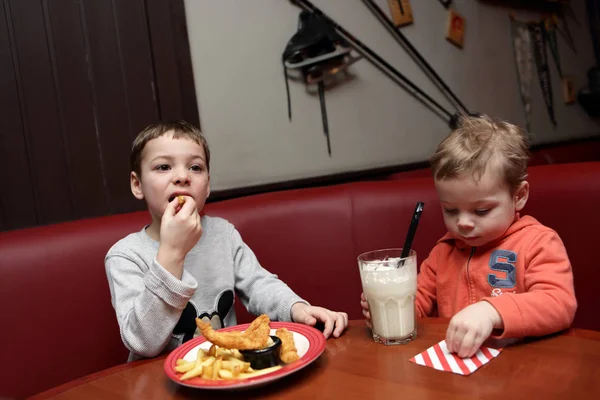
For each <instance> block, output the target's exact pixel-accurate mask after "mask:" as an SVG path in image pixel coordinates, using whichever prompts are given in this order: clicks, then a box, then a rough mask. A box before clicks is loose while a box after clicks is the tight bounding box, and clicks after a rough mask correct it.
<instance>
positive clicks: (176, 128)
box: [129, 120, 210, 178]
mask: <svg viewBox="0 0 600 400" xmlns="http://www.w3.org/2000/svg"><path fill="white" fill-rule="evenodd" d="M167 132H173V138H174V139H179V138H187V139H191V140H193V141H194V142H196V143H198V144H199V145H200V146H202V148H203V149H204V156H205V157H206V169H207V171H209V172H210V149H209V148H208V143H207V142H206V138H205V137H204V135H203V134H202V132H200V129H198V128H196V127H195V126H194V125H192V124H190V123H188V122H185V121H182V120H180V121H169V122H158V123H155V124H151V125H148V126H147V127H145V128H144V130H142V131H141V132H140V133H139V134H138V135H137V137H136V138H135V140H134V141H133V145H132V146H131V154H130V157H129V164H130V168H131V171H133V172H135V173H136V174H137V176H138V177H140V178H141V175H142V172H141V163H142V151H143V150H144V147H146V144H147V143H148V142H149V141H150V140H152V139H156V138H158V137H161V136H162V135H164V134H165V133H167Z"/></svg>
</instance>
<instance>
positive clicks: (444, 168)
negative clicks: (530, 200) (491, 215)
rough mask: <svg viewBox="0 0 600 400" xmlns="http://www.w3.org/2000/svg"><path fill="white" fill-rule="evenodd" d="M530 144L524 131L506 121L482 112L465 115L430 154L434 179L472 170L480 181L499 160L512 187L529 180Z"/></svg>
mask: <svg viewBox="0 0 600 400" xmlns="http://www.w3.org/2000/svg"><path fill="white" fill-rule="evenodd" d="M528 160H529V143H528V140H527V137H526V135H525V132H524V131H523V130H522V129H521V128H519V127H517V126H515V125H513V124H510V123H508V122H506V121H501V120H496V119H492V118H490V117H488V116H487V115H483V116H480V117H467V116H464V117H462V118H461V119H460V121H459V125H458V128H456V129H455V130H453V131H452V132H451V133H450V134H449V135H448V136H447V137H446V138H445V139H444V140H443V141H442V142H441V143H440V144H439V146H438V148H437V150H436V151H435V153H434V154H433V156H432V157H431V159H430V161H431V169H432V170H433V177H434V179H435V180H444V179H451V178H455V177H457V176H458V175H460V174H462V173H464V172H471V173H472V174H473V177H474V178H475V179H476V180H478V179H480V178H481V176H482V175H483V173H484V172H485V169H486V167H487V166H488V164H490V163H497V165H498V166H499V167H500V168H501V171H502V173H503V174H504V179H505V181H506V183H507V184H508V185H509V187H510V189H511V190H513V191H514V190H516V189H517V187H518V186H519V184H520V183H521V182H523V181H524V180H525V179H527V161H528Z"/></svg>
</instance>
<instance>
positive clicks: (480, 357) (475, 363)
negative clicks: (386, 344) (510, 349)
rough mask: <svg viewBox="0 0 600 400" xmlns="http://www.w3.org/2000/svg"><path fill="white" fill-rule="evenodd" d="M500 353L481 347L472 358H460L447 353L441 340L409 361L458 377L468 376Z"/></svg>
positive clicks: (444, 342) (444, 343)
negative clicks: (457, 375)
mask: <svg viewBox="0 0 600 400" xmlns="http://www.w3.org/2000/svg"><path fill="white" fill-rule="evenodd" d="M501 351H502V349H493V348H491V347H481V348H480V349H479V350H478V351H477V353H475V355H473V356H472V357H469V358H460V357H458V356H457V355H455V354H451V353H450V352H448V347H447V346H446V341H445V340H442V341H441V342H439V343H438V344H435V345H433V346H431V347H430V348H428V349H427V350H425V351H424V352H422V353H419V354H417V355H416V356H414V357H413V358H411V359H410V361H411V362H414V363H415V364H418V365H423V366H426V367H431V368H435V369H437V370H440V371H448V372H453V373H455V374H459V375H470V374H472V373H473V372H475V371H477V370H478V369H479V368H480V367H482V366H483V365H485V364H487V363H488V362H490V361H491V360H492V359H494V358H495V357H497V356H498V354H500V352H501Z"/></svg>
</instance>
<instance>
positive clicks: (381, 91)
mask: <svg viewBox="0 0 600 400" xmlns="http://www.w3.org/2000/svg"><path fill="white" fill-rule="evenodd" d="M313 3H314V4H315V5H317V6H318V7H319V8H321V9H322V10H323V11H324V12H325V13H326V14H328V15H329V16H330V17H332V18H333V19H334V20H336V21H337V22H338V23H339V24H340V25H342V26H343V27H344V28H345V29H346V30H348V31H349V32H351V33H352V34H353V35H354V36H356V37H357V38H358V39H360V40H361V41H362V42H364V43H365V44H366V45H368V46H369V47H371V48H372V49H373V50H374V51H375V52H377V53H378V54H379V55H380V56H382V57H383V58H384V59H386V60H387V61H388V62H389V63H391V64H392V65H394V66H395V67H396V68H397V69H398V70H400V71H401V72H402V73H403V74H404V75H406V76H407V77H409V78H410V79H411V80H413V81H414V82H415V83H416V84H417V85H418V86H419V87H421V88H422V89H424V90H425V92H427V93H429V94H430V95H431V96H432V97H433V98H434V99H436V100H437V101H438V102H440V103H442V104H443V105H444V106H445V107H446V108H448V109H450V110H451V111H454V110H452V109H451V106H450V105H449V103H448V102H447V101H446V99H445V98H444V96H443V95H442V94H441V93H440V92H439V91H438V90H437V89H436V88H435V87H434V86H433V84H432V83H431V82H430V81H429V80H428V79H427V77H426V76H425V75H424V73H423V72H422V71H421V70H420V69H419V68H418V67H417V66H416V64H415V63H414V62H413V61H412V59H411V58H410V57H409V56H408V55H407V54H406V53H405V52H404V50H403V49H402V48H401V47H400V46H399V45H398V43H397V42H396V41H395V40H394V39H393V38H392V36H391V35H390V34H389V33H388V32H387V31H386V30H385V28H384V27H383V26H382V25H381V24H380V23H379V22H378V21H377V20H376V19H375V17H374V16H372V15H371V13H370V12H369V11H368V9H367V8H366V7H365V6H364V5H363V4H362V2H361V1H359V0H313ZM377 3H378V4H379V6H380V7H381V8H382V9H384V10H385V11H386V12H388V8H387V1H386V0H378V1H377ZM411 3H412V7H413V13H414V17H415V22H414V24H413V25H410V26H406V27H404V28H402V32H403V33H404V34H405V35H406V36H407V37H408V38H409V40H410V41H411V42H412V44H413V45H414V46H415V47H416V48H417V49H418V50H419V51H420V53H421V54H422V55H423V57H424V58H425V59H426V60H427V61H428V62H429V63H430V65H432V67H433V68H434V69H435V70H436V71H437V72H438V74H439V75H440V76H441V77H442V78H443V79H444V81H445V82H447V83H448V85H449V86H450V87H451V88H452V90H453V91H454V92H455V93H456V94H457V95H458V97H459V98H460V99H461V100H462V101H463V103H465V104H466V106H467V107H468V108H469V109H470V110H472V111H479V112H484V113H487V114H490V115H493V116H497V117H500V118H504V119H507V120H509V121H511V122H514V123H516V124H519V125H521V126H524V124H525V120H524V116H523V109H522V106H521V102H520V97H519V92H518V88H517V80H516V72H515V64H514V58H513V54H512V47H511V38H510V22H509V18H508V11H509V10H507V9H502V8H499V7H496V6H490V5H486V4H484V3H480V2H478V1H475V0H455V1H454V6H455V9H456V10H457V11H458V12H459V13H461V14H462V15H464V16H465V18H466V21H467V22H466V37H465V46H464V48H463V49H462V50H461V49H458V48H456V47H455V46H454V45H452V44H450V43H449V42H448V41H446V40H445V35H444V32H445V26H446V15H447V14H446V13H447V11H446V10H445V9H444V8H443V7H442V6H441V5H440V3H439V2H438V1H434V0H413V1H412V2H411ZM571 3H572V5H573V8H574V10H575V13H576V15H577V18H578V21H579V22H580V23H581V26H579V25H577V23H575V22H573V21H572V20H570V21H569V22H570V25H569V26H570V28H571V32H572V34H573V36H574V38H575V41H576V46H577V54H575V53H574V52H573V51H572V50H570V49H569V47H568V46H567V45H566V42H565V41H564V40H563V39H562V37H561V36H560V35H559V50H560V56H561V63H562V68H563V72H564V73H566V74H568V75H571V76H573V77H574V82H575V87H576V88H577V89H580V88H581V87H583V86H585V85H587V75H586V73H587V70H588V69H589V68H590V67H591V66H592V65H594V63H595V62H594V59H593V51H592V44H591V39H590V36H589V30H588V27H587V17H586V14H585V1H584V0H572V1H571ZM185 6H186V15H187V25H188V31H189V40H190V47H191V52H192V63H193V68H194V79H195V85H196V94H197V99H198V104H199V112H200V121H201V124H202V130H203V132H204V133H205V134H206V136H207V138H208V141H209V145H210V147H211V152H212V154H213V161H212V163H211V175H212V188H213V190H220V189H229V188H239V187H243V186H251V185H257V184H263V183H271V182H280V181H286V180H291V179H298V178H306V177H313V176H321V175H328V174H333V173H338V172H344V171H355V170H363V169H369V168H374V167H381V166H389V165H399V164H405V163H410V162H417V161H424V160H426V159H427V158H428V156H429V155H430V154H431V152H432V151H433V150H434V149H435V146H436V145H437V143H438V142H439V140H440V139H441V138H442V137H444V136H445V135H446V134H447V133H448V127H447V125H446V123H445V122H444V121H443V120H441V119H440V118H439V117H437V116H435V115H434V114H433V113H432V112H431V111H430V110H429V109H427V108H426V107H425V106H424V105H422V104H421V103H419V102H417V101H416V100H415V99H414V98H413V97H411V96H410V95H409V94H407V93H406V92H405V91H403V90H402V89H401V88H400V87H398V86H397V85H396V84H394V83H393V82H392V81H390V80H389V78H387V77H386V76H384V75H383V74H382V73H381V72H379V71H378V70H377V69H375V68H374V67H373V66H372V65H371V64H370V63H369V62H368V61H366V60H361V61H359V62H358V63H356V64H355V65H354V66H352V68H351V71H352V73H353V75H354V76H355V79H353V80H352V81H350V82H348V83H346V84H344V85H341V86H338V87H336V88H334V89H333V90H331V91H328V92H327V93H326V100H327V111H328V116H329V127H330V132H331V146H332V152H333V156H332V157H331V158H330V157H329V156H328V154H327V150H326V142H325V137H324V135H323V133H322V125H321V114H320V108H319V99H318V97H317V96H314V95H310V94H307V92H306V90H305V88H304V86H303V85H301V84H300V83H295V82H292V81H290V90H291V97H292V112H293V119H292V122H291V123H290V122H289V121H288V117H287V105H286V94H285V83H284V78H283V72H282V65H281V53H282V52H283V49H284V48H285V45H286V43H287V41H288V40H289V38H290V37H291V36H292V35H293V34H294V33H295V31H296V24H297V17H298V13H299V11H300V9H299V8H297V7H295V6H294V5H292V4H291V3H290V2H289V1H285V0H218V1H217V0H186V1H185ZM516 15H517V16H518V18H519V19H523V20H527V19H534V18H536V17H538V15H537V14H536V13H526V12H516ZM548 55H549V57H551V55H550V53H549V52H548ZM549 62H550V71H551V73H552V78H553V80H552V84H553V91H554V109H555V114H556V119H557V121H558V126H557V127H556V128H554V127H553V126H552V124H551V123H550V120H549V118H548V116H547V112H546V108H545V105H544V101H543V98H542V95H541V90H540V88H539V83H538V81H537V73H536V74H535V75H534V78H535V81H534V82H533V116H532V131H533V132H532V133H533V136H534V137H533V142H534V143H544V142H554V141H558V140H563V139H567V138H576V137H586V136H591V135H595V134H597V133H598V131H599V128H598V125H597V124H595V123H594V122H593V121H592V120H591V119H589V118H588V117H587V115H586V114H585V112H584V111H583V109H582V108H581V107H580V106H578V105H565V104H564V101H563V95H562V86H561V84H560V78H559V76H558V72H557V70H556V67H555V65H554V63H553V60H552V59H551V58H550V59H549Z"/></svg>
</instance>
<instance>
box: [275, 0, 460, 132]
mask: <svg viewBox="0 0 600 400" xmlns="http://www.w3.org/2000/svg"><path fill="white" fill-rule="evenodd" d="M291 1H292V3H294V4H295V5H297V6H298V7H300V8H302V9H303V10H305V11H308V12H310V13H312V14H314V15H316V16H318V17H319V18H321V19H322V20H324V21H325V22H327V23H328V24H329V25H331V26H332V27H333V29H334V30H335V32H336V33H337V34H339V35H340V36H341V37H342V38H343V39H344V41H345V42H346V43H348V44H349V45H350V47H351V48H352V50H354V51H356V52H357V53H358V54H360V56H362V58H364V59H365V60H367V61H369V62H370V63H371V64H372V65H373V66H374V67H375V68H377V69H378V70H379V71H381V72H382V73H383V74H384V75H386V76H387V77H388V78H390V80H392V82H394V83H395V84H397V85H398V86H399V87H401V88H402V89H404V90H405V91H406V92H407V93H409V94H410V95H412V96H413V98H415V99H416V100H418V101H419V102H421V103H422V104H423V105H425V106H426V107H427V108H429V109H430V110H431V111H432V112H433V113H434V114H435V115H437V116H438V117H440V118H442V119H443V120H445V121H446V122H447V123H448V124H450V123H451V122H452V117H453V114H452V113H451V112H450V111H448V110H447V109H446V108H445V107H444V106H442V105H441V104H440V103H439V102H437V101H436V100H434V99H433V98H432V97H431V96H430V95H428V94H427V93H425V92H424V91H423V89H421V88H420V87H418V86H417V85H415V83H414V82H412V81H411V80H410V79H408V78H407V77H406V76H405V75H403V74H402V73H401V72H400V71H398V69H396V68H395V67H394V66H392V65H391V64H390V63H388V62H387V61H386V60H385V59H383V58H382V57H381V56H380V55H378V54H377V53H375V52H374V51H373V50H372V49H371V48H369V47H368V46H366V45H365V44H364V43H363V42H361V41H360V40H358V39H357V38H356V37H355V36H354V35H352V34H351V33H350V32H348V31H347V30H346V29H344V28H343V27H342V26H341V25H339V24H338V23H336V22H335V21H334V20H332V19H331V18H330V17H328V16H327V15H326V14H324V13H323V11H321V10H320V9H319V8H318V7H316V6H315V5H314V4H312V3H311V2H310V1H308V0H291ZM388 21H389V20H388ZM292 39H293V38H292ZM286 53H287V49H286ZM289 54H290V55H291V54H293V52H289ZM283 60H284V61H283V62H284V71H285V73H286V86H287V69H288V68H287V67H286V55H285V53H284V57H283ZM288 103H289V96H288Z"/></svg>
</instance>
